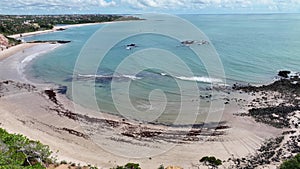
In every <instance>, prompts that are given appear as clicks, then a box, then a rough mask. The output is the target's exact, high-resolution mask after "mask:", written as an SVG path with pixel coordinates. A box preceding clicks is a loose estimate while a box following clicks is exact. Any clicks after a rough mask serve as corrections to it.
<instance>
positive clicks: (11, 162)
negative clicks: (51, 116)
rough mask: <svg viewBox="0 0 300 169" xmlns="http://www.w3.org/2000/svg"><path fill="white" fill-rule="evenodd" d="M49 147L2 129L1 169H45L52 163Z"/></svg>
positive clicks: (0, 130)
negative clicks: (46, 165)
mask: <svg viewBox="0 0 300 169" xmlns="http://www.w3.org/2000/svg"><path fill="white" fill-rule="evenodd" d="M51 153H52V152H51V151H50V149H49V147H48V146H46V145H43V144H41V143H40V142H38V141H32V140H29V139H28V138H27V137H25V136H23V135H20V134H9V133H8V132H7V131H5V130H3V129H1V128H0V169H44V168H45V167H44V165H45V164H49V163H51V162H52V159H51V158H50V156H51Z"/></svg>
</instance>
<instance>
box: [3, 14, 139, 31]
mask: <svg viewBox="0 0 300 169" xmlns="http://www.w3.org/2000/svg"><path fill="white" fill-rule="evenodd" d="M138 19H139V18H136V17H132V16H126V17H124V16H121V15H100V14H94V15H0V34H4V35H13V34H21V33H27V32H34V31H41V30H48V29H52V28H53V27H54V26H55V25H59V24H64V25H70V24H83V23H100V22H111V21H123V20H138Z"/></svg>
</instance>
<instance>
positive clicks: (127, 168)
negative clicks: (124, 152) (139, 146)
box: [112, 163, 141, 169]
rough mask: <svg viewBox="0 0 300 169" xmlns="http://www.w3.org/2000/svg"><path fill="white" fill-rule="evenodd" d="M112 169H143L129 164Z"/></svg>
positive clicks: (137, 165)
mask: <svg viewBox="0 0 300 169" xmlns="http://www.w3.org/2000/svg"><path fill="white" fill-rule="evenodd" d="M112 169H141V167H140V165H139V164H135V163H127V164H126V165H125V166H117V167H116V168H112Z"/></svg>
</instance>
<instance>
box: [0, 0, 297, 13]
mask: <svg viewBox="0 0 300 169" xmlns="http://www.w3.org/2000/svg"><path fill="white" fill-rule="evenodd" d="M199 9H208V10H215V11H218V10H227V11H228V10H232V11H234V10H237V9H239V10H244V11H247V10H250V9H260V10H265V11H274V10H278V11H279V10H281V11H283V10H285V11H287V12H290V11H294V12H300V0H44V1H40V0H0V12H2V13H5V12H11V13H13V12H20V11H23V12H27V11H28V12H30V11H31V12H35V11H40V12H47V11H52V12H57V13H59V12H70V11H71V12H72V11H73V12H74V13H76V12H77V11H85V12H86V13H88V12H99V11H110V12H114V11H116V12H119V13H122V12H124V13H126V12H127V11H131V12H133V11H135V10H138V11H143V10H147V11H156V12H157V11H159V12H168V11H170V10H172V11H175V12H177V11H178V13H180V12H181V11H187V12H192V11H193V10H194V11H197V10H199Z"/></svg>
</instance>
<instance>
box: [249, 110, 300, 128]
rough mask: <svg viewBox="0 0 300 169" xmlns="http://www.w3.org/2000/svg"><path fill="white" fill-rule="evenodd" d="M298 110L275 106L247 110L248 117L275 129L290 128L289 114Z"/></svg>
mask: <svg viewBox="0 0 300 169" xmlns="http://www.w3.org/2000/svg"><path fill="white" fill-rule="evenodd" d="M296 110H300V108H299V107H297V106H277V107H266V108H254V109H251V110H249V115H250V116H252V117H254V118H255V120H256V121H257V122H263V123H265V124H269V125H271V126H273V127H276V128H284V127H290V123H289V121H290V118H289V117H288V116H289V115H290V114H291V113H293V112H294V111H296Z"/></svg>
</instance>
